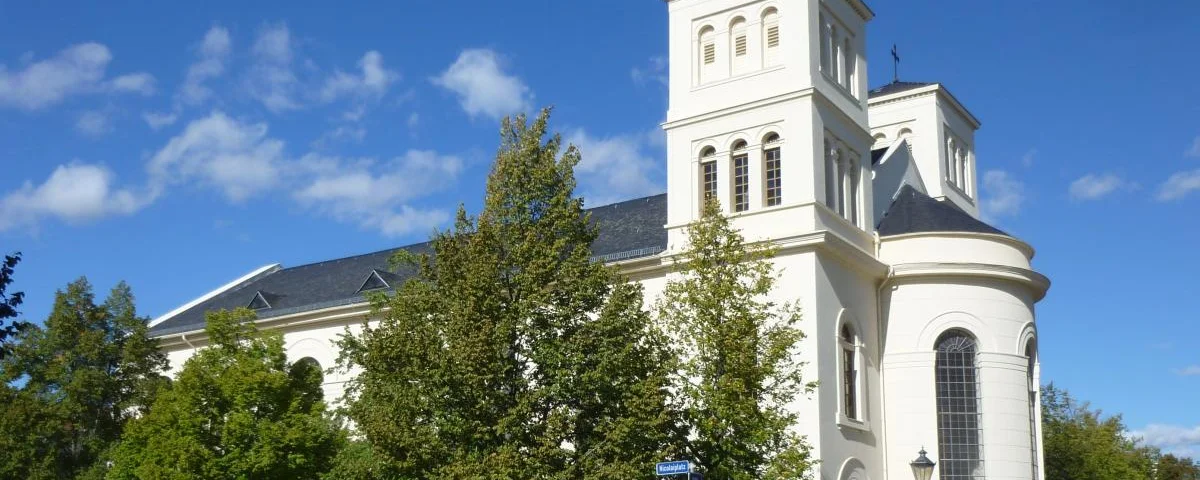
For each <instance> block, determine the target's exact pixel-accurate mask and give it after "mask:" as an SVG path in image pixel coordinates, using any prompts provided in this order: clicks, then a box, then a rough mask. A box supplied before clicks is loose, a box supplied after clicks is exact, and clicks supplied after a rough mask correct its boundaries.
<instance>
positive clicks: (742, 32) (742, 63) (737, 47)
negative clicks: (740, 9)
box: [729, 17, 750, 75]
mask: <svg viewBox="0 0 1200 480" xmlns="http://www.w3.org/2000/svg"><path fill="white" fill-rule="evenodd" d="M729 51H730V52H733V53H732V55H730V58H731V60H732V61H731V62H730V67H731V70H732V71H731V74H733V75H737V74H740V73H742V72H745V71H746V70H748V68H747V67H748V66H749V58H750V45H749V39H747V38H746V19H745V18H742V17H736V18H734V19H733V21H731V22H729Z"/></svg>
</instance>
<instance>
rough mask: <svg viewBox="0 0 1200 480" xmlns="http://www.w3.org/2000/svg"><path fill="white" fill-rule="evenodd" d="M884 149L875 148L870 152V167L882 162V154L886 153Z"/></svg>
mask: <svg viewBox="0 0 1200 480" xmlns="http://www.w3.org/2000/svg"><path fill="white" fill-rule="evenodd" d="M887 151H888V149H886V148H876V149H874V150H871V165H879V161H880V160H883V154H885V153H887Z"/></svg>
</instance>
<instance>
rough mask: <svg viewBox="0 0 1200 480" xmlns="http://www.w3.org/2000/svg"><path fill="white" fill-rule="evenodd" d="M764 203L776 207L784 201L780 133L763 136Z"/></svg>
mask: <svg viewBox="0 0 1200 480" xmlns="http://www.w3.org/2000/svg"><path fill="white" fill-rule="evenodd" d="M762 143H763V147H762V148H763V180H764V181H763V193H764V195H763V204H764V205H766V206H768V207H774V206H776V205H779V204H781V203H783V165H782V163H783V155H782V152H781V151H780V150H779V135H777V134H775V133H769V134H767V136H765V137H763V142H762Z"/></svg>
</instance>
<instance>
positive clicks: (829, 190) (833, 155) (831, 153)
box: [824, 136, 842, 212]
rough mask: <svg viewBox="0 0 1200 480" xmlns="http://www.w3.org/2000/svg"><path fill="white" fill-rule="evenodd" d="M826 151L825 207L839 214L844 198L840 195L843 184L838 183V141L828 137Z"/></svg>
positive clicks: (825, 145) (825, 143) (825, 144)
mask: <svg viewBox="0 0 1200 480" xmlns="http://www.w3.org/2000/svg"><path fill="white" fill-rule="evenodd" d="M824 149H825V206H826V207H829V209H830V210H832V211H834V212H837V211H839V210H840V209H841V207H839V206H838V204H839V203H841V198H842V196H841V193H840V190H841V189H840V187H841V184H840V183H838V181H837V178H838V174H837V172H838V170H839V169H840V167H839V166H838V164H839V163H840V162H839V158H838V148H837V140H834V139H832V138H830V137H828V136H827V137H825V142H824Z"/></svg>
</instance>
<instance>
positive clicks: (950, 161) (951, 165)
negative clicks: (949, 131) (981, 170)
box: [946, 138, 958, 183]
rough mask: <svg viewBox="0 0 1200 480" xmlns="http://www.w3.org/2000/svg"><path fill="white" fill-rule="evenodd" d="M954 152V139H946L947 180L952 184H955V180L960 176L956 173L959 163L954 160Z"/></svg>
mask: <svg viewBox="0 0 1200 480" xmlns="http://www.w3.org/2000/svg"><path fill="white" fill-rule="evenodd" d="M954 150H955V148H954V139H953V138H947V139H946V180H948V181H950V183H954V179H955V178H957V176H958V174H957V173H955V171H954V170H955V167H956V166H957V163H958V162H956V161H955V159H954Z"/></svg>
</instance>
